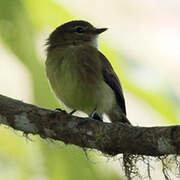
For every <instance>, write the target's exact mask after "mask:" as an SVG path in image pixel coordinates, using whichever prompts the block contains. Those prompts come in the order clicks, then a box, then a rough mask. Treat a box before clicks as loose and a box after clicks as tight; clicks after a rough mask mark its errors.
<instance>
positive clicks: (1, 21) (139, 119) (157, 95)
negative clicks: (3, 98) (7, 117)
mask: <svg viewBox="0 0 180 180" xmlns="http://www.w3.org/2000/svg"><path fill="white" fill-rule="evenodd" d="M85 2H86V3H87V4H86V3H85ZM99 2H100V4H99V3H97V2H96V1H92V2H91V4H89V5H88V2H87V1H84V2H83V3H81V1H72V0H71V1H69V2H68V3H64V2H63V4H61V1H53V0H31V1H30V0H6V1H4V0H0V84H1V85H0V93H1V94H4V95H7V96H10V97H14V98H17V99H20V100H23V101H25V102H29V103H33V104H36V105H39V106H42V107H46V108H51V109H55V108H56V107H59V106H60V105H59V104H58V102H57V100H56V99H55V96H54V95H53V93H52V92H51V90H50V87H49V85H48V81H47V78H46V75H45V71H44V62H45V48H46V47H45V42H46V39H47V37H48V35H49V34H50V33H51V32H52V30H53V29H54V28H56V27H57V26H59V25H61V24H62V23H64V22H67V21H70V20H73V19H84V20H88V21H91V22H92V24H95V25H102V26H103V25H104V26H108V27H111V24H110V22H111V23H113V24H114V26H113V25H112V28H111V29H113V28H114V29H116V30H117V32H118V33H117V32H113V30H112V31H110V33H109V34H107V36H108V38H107V39H105V36H106V34H104V35H103V41H102V40H101V41H100V42H101V45H100V49H101V50H102V52H103V53H104V54H105V55H106V57H107V58H108V59H109V60H110V61H111V63H112V65H113V67H114V69H115V71H116V72H117V74H118V76H119V78H120V79H121V82H122V85H123V88H124V91H125V97H126V102H127V109H128V110H127V111H128V117H129V119H130V121H131V122H132V123H133V124H135V125H146V126H153V125H165V124H178V122H179V114H180V113H179V110H178V109H179V107H180V103H179V98H180V94H179V93H177V92H176V88H178V87H177V86H175V85H177V84H178V83H179V84H180V82H179V81H178V80H179V78H178V72H179V71H177V73H176V74H175V76H173V75H172V73H170V70H169V69H168V68H161V64H160V66H159V65H158V62H157V61H158V58H160V57H158V56H157V57H156V56H155V55H153V51H149V55H147V56H140V55H141V54H143V55H144V54H146V53H145V52H144V51H143V48H142V47H141V46H136V43H137V41H134V42H132V41H130V39H128V37H129V34H133V32H134V31H135V30H130V29H131V28H130V26H129V24H131V25H132V20H133V18H134V16H135V15H137V16H135V17H136V18H137V19H136V20H137V22H136V23H137V24H138V25H139V24H140V22H138V17H139V14H138V13H139V11H140V12H141V13H145V14H146V12H144V9H145V8H146V6H140V5H139V4H137V7H135V9H136V8H137V9H136V10H135V9H134V12H133V13H134V14H132V11H131V8H132V7H131V6H130V4H128V3H129V1H127V4H125V3H123V2H122V1H119V2H117V1H116V0H113V1H112V2H111V5H112V7H110V6H109V3H105V1H99ZM137 2H138V3H140V1H138V0H137ZM158 2H160V5H161V1H160V0H159V1H158ZM78 3H79V5H78ZM118 3H119V4H118ZM121 3H122V4H123V5H124V6H122V4H121ZM102 4H103V7H104V9H103V8H102V9H101V10H100V8H101V6H102ZM116 4H117V6H116ZM105 7H106V8H107V9H105ZM178 7H179V6H178ZM113 8H114V9H113ZM118 8H119V9H118ZM107 11H109V12H108V13H106V12H107ZM152 11H153V6H152ZM115 12H116V13H115ZM130 12H131V13H130ZM168 12H169V11H168ZM170 12H171V11H170ZM123 13H124V14H123ZM93 14H94V16H93ZM97 14H99V16H102V19H103V21H101V18H100V17H99V16H98V15H97ZM106 15H107V17H105V16H106ZM130 15H134V16H133V18H132V19H131V18H130ZM126 16H127V17H128V18H130V19H128V18H126ZM166 16H168V15H167V14H166ZM115 17H116V18H115ZM145 17H146V18H147V20H148V18H149V16H148V15H147V14H146V16H145ZM153 17H154V16H153ZM157 17H159V18H160V16H158V14H157ZM111 18H112V19H111ZM128 20H129V23H128ZM123 21H124V22H126V25H127V26H126V25H125V24H124V26H121V27H118V25H117V24H118V23H119V22H123ZM141 21H142V19H141ZM160 21H161V20H160ZM136 23H134V24H133V25H135V24H136ZM150 23H151V25H152V27H153V23H152V22H150ZM142 24H143V23H142ZM162 26H163V25H162ZM125 27H126V28H125ZM128 27H129V29H128ZM141 28H142V29H143V26H142V27H141ZM146 28H147V27H144V29H146ZM178 28H179V27H178ZM123 29H124V30H123ZM137 29H139V32H142V30H141V29H140V28H137ZM137 29H136V32H135V33H137ZM121 31H122V32H121ZM127 31H128V32H127ZM152 31H153V29H152ZM152 31H151V32H152ZM123 32H126V33H124V34H123ZM121 33H122V35H121ZM127 33H129V34H127ZM125 34H126V36H125ZM141 35H142V36H144V37H145V34H144V35H143V34H141ZM152 36H153V34H152ZM177 36H178V37H179V34H178V35H177ZM120 37H124V39H121V38H120ZM137 37H138V36H137ZM101 39H102V38H101ZM113 39H117V40H118V41H120V42H122V43H123V42H124V41H125V42H127V43H129V44H130V46H132V43H133V46H132V47H135V48H137V54H138V53H139V52H140V53H139V54H140V55H139V56H138V55H137V54H136V55H137V56H134V55H135V54H133V53H134V52H135V50H134V49H132V48H129V49H127V48H125V47H126V46H125V45H124V46H123V44H121V45H120V44H117V43H116V42H115V40H113ZM147 42H148V40H147V41H144V44H145V45H146V43H147ZM153 43H154V44H156V42H151V46H152V47H153V46H155V45H154V44H153ZM165 43H166V41H165ZM177 43H180V41H178V42H176V45H177ZM149 44H150V41H149ZM141 45H142V44H141ZM145 45H144V46H145ZM130 46H129V47H130ZM142 46H143V45H142ZM149 46H150V45H149ZM159 46H160V45H159ZM138 48H139V49H138ZM141 48H142V51H141ZM168 49H169V48H168ZM130 51H132V52H133V53H132V54H130V53H128V52H130ZM164 53H167V54H168V50H167V51H165V52H164ZM147 54H148V53H147ZM178 55H179V54H178ZM178 55H176V59H177V61H173V62H174V64H175V66H177V64H178V65H179V59H178V58H180V55H179V56H178ZM149 56H152V57H153V58H154V57H156V58H157V59H156V58H155V59H154V64H153V65H155V66H152V64H150V63H149V61H148V62H147V61H146V58H147V59H148V60H149ZM133 57H136V58H134V59H133ZM139 59H144V61H142V60H139ZM166 61H167V62H169V61H168V60H167V59H166ZM161 62H162V61H160V63H161ZM173 62H171V63H173ZM148 65H149V66H148ZM156 65H157V67H159V68H155V67H156ZM166 65H167V64H166ZM164 66H165V65H164V64H163V67H164ZM167 67H171V68H172V66H168V65H167ZM174 68H175V67H174ZM171 71H173V72H176V69H174V70H172V69H171ZM168 73H169V74H168ZM175 78H177V81H171V80H172V79H173V80H175ZM172 82H174V84H175V85H174V84H173V83H172ZM31 138H32V142H31V141H28V140H26V139H25V138H24V137H23V136H22V134H21V133H20V132H15V131H13V130H12V129H9V128H6V127H4V126H1V127H0V179H6V180H26V179H27V180H28V179H29V180H79V179H83V180H92V179H93V180H96V179H97V180H100V179H102V180H106V179H107V180H109V179H111V180H116V179H120V175H121V174H122V169H121V165H120V164H119V163H117V162H114V161H113V162H112V161H110V162H108V161H107V159H106V158H104V157H102V155H100V154H97V153H93V152H90V153H89V156H90V159H91V160H88V159H87V158H86V156H85V154H84V152H83V151H82V150H81V149H79V148H78V147H75V146H65V145H63V143H52V142H45V141H43V140H41V139H40V138H38V137H31ZM92 161H93V162H92Z"/></svg>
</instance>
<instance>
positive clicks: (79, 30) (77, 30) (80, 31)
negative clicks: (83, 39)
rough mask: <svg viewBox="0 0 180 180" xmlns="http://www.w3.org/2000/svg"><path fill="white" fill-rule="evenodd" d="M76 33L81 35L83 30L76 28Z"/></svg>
mask: <svg viewBox="0 0 180 180" xmlns="http://www.w3.org/2000/svg"><path fill="white" fill-rule="evenodd" d="M76 32H77V33H83V32H84V29H83V28H82V27H77V28H76Z"/></svg>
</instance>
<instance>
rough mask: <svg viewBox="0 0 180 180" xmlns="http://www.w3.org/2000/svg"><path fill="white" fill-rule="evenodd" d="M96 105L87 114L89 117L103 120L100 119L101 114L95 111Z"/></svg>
mask: <svg viewBox="0 0 180 180" xmlns="http://www.w3.org/2000/svg"><path fill="white" fill-rule="evenodd" d="M96 109H97V106H96V107H95V108H94V110H93V111H92V112H91V114H90V115H89V117H91V118H93V119H96V120H98V121H103V120H102V119H103V118H102V115H101V114H98V113H97V111H96Z"/></svg>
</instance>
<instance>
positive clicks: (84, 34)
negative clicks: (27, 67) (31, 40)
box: [45, 20, 130, 124]
mask: <svg viewBox="0 0 180 180" xmlns="http://www.w3.org/2000/svg"><path fill="white" fill-rule="evenodd" d="M106 30H107V28H96V27H94V26H93V25H92V24H90V23H89V22H87V21H84V20H73V21H70V22H66V23H64V24H62V25H60V26H58V27H57V28H56V29H55V30H54V31H53V32H52V33H51V34H50V35H49V38H48V39H47V58H46V62H45V68H46V75H47V78H48V80H49V83H50V85H51V88H52V90H53V91H54V93H55V95H56V97H57V98H58V99H59V100H60V101H61V102H63V103H64V104H65V105H66V106H67V107H69V108H70V109H72V110H78V111H82V112H85V113H86V114H88V115H90V116H92V117H96V118H97V119H101V120H102V115H103V114H106V115H107V116H108V117H109V119H110V121H111V122H112V123H118V122H121V123H127V124H130V122H129V120H128V119H127V117H126V105H125V99H124V95H123V90H122V87H121V84H120V81H119V79H118V77H117V75H116V73H115V72H114V70H113V67H112V65H111V64H110V62H109V61H108V59H107V58H106V57H105V55H103V54H102V53H101V52H100V51H99V49H98V36H99V35H100V34H101V33H103V32H105V31H106ZM73 112H74V111H73ZM96 118H95V119H96Z"/></svg>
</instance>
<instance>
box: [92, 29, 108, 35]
mask: <svg viewBox="0 0 180 180" xmlns="http://www.w3.org/2000/svg"><path fill="white" fill-rule="evenodd" d="M107 29H108V28H99V29H95V30H94V32H95V33H96V34H101V33H103V32H104V31H106V30H107Z"/></svg>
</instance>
